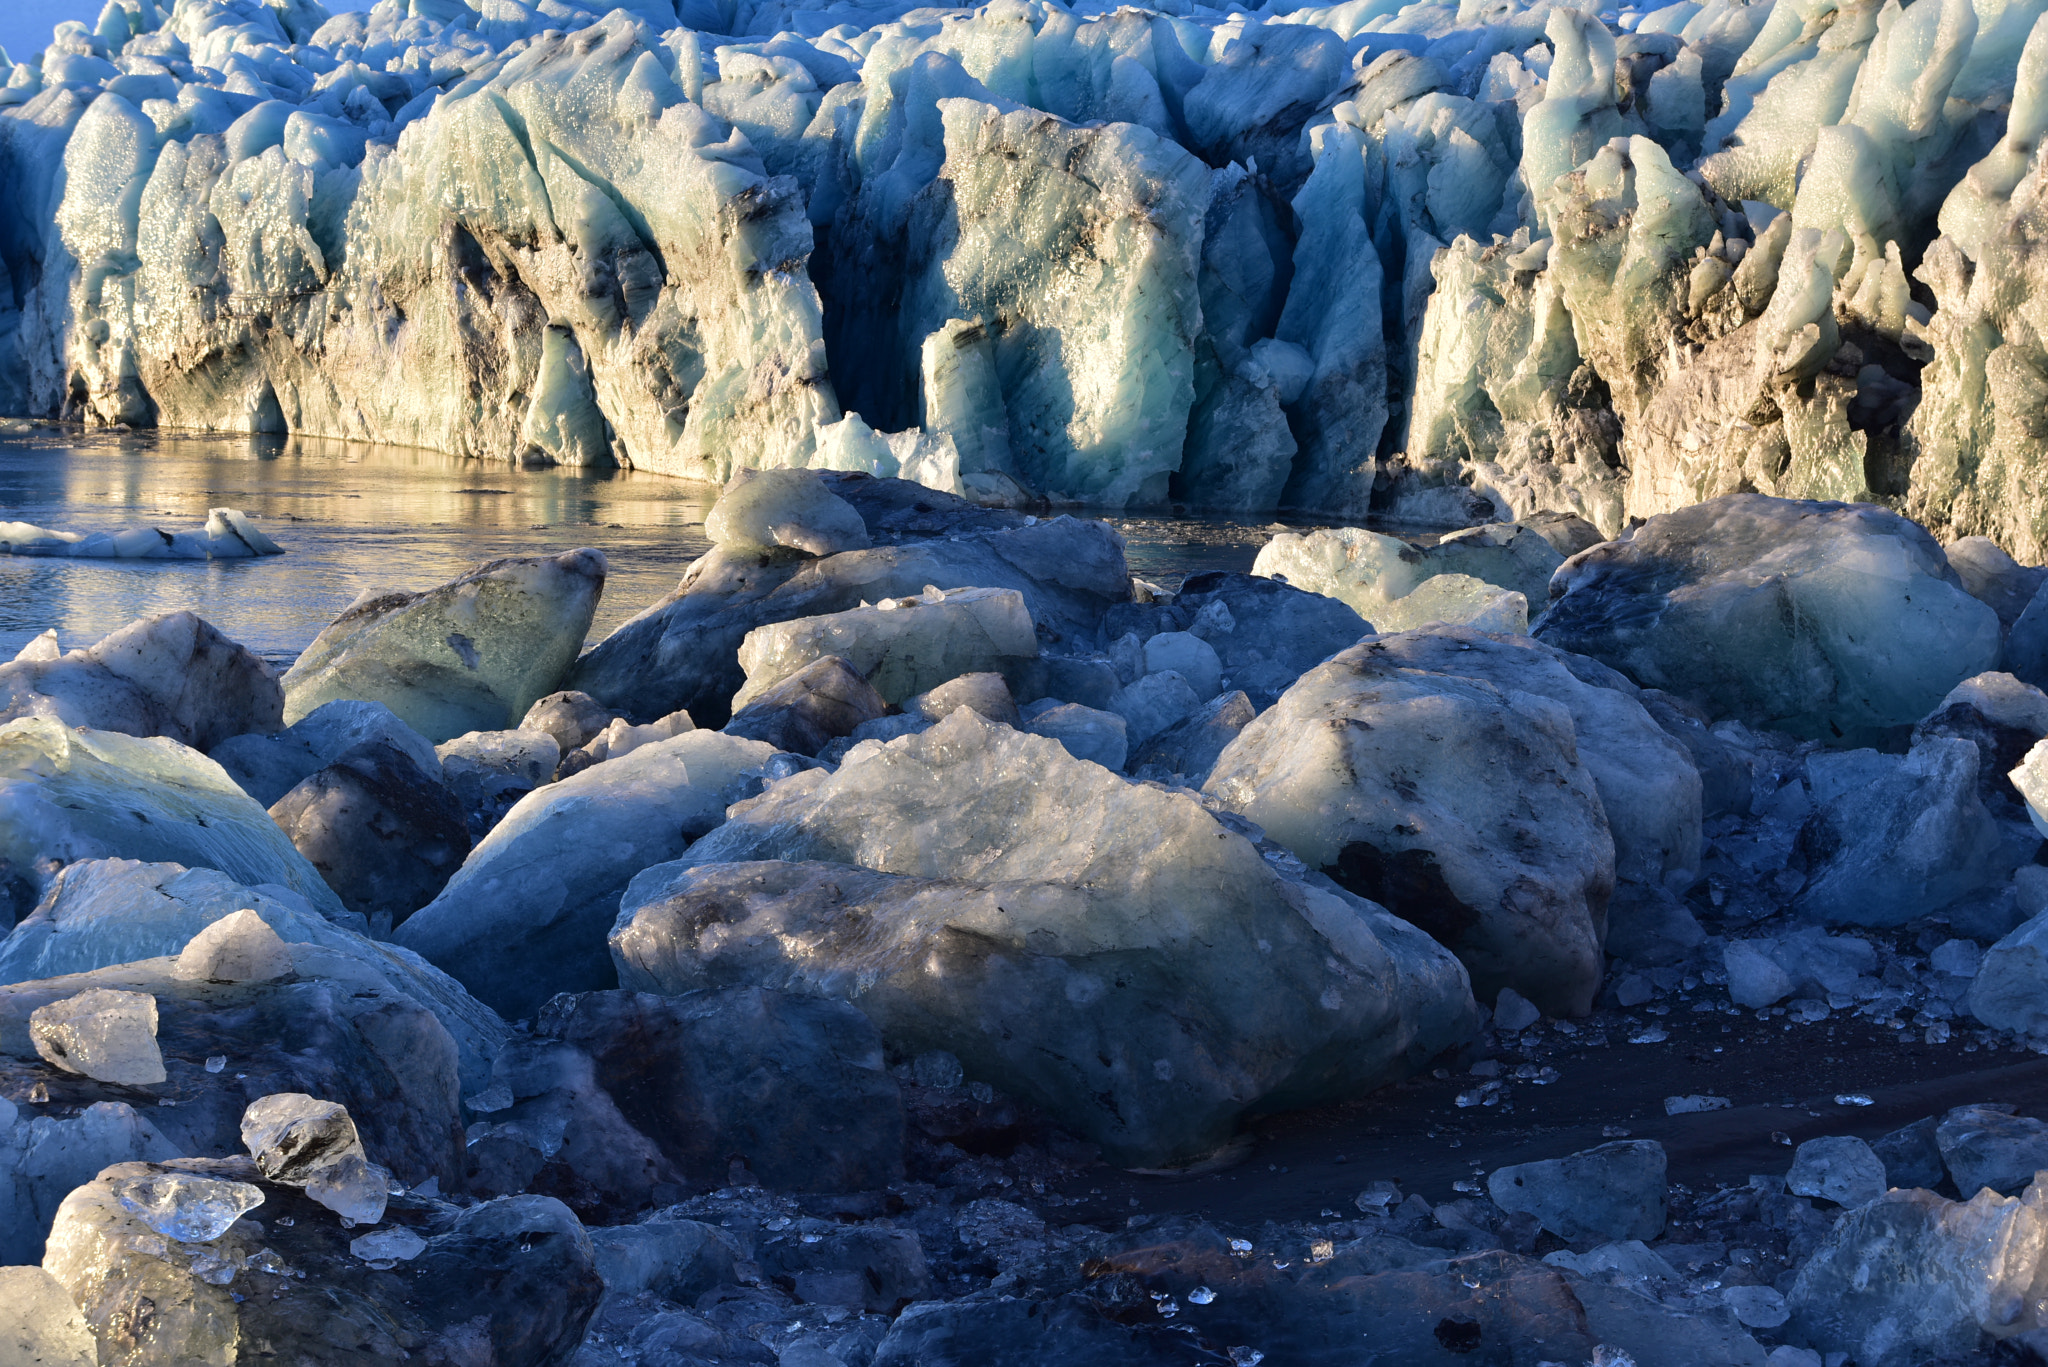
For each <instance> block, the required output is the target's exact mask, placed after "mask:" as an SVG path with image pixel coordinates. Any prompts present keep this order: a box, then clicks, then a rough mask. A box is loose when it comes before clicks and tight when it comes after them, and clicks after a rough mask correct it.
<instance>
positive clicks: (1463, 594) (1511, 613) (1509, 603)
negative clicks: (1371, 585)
mask: <svg viewBox="0 0 2048 1367" xmlns="http://www.w3.org/2000/svg"><path fill="white" fill-rule="evenodd" d="M1372 616H1373V625H1374V626H1376V627H1378V628H1379V629H1380V630H1381V631H1409V630H1412V629H1414V628H1416V627H1425V626H1435V625H1448V626H1468V627H1471V628H1472V629H1473V630H1475V631H1491V632H1501V633H1504V634H1507V635H1511V636H1512V635H1524V634H1526V633H1527V632H1528V630H1529V600H1528V599H1526V598H1524V597H1523V596H1522V595H1521V594H1519V593H1514V592H1511V591H1509V590H1507V589H1497V588H1495V587H1493V585H1491V584H1488V583H1487V582H1485V581H1484V580H1481V579H1474V578H1473V577H1472V576H1470V575H1468V574H1439V575H1436V576H1434V577H1432V578H1429V579H1425V580H1423V581H1422V583H1421V585H1420V586H1419V587H1417V588H1416V590H1415V591H1414V592H1413V593H1411V594H1408V595H1407V596H1406V597H1403V598H1397V599H1395V600H1394V601H1393V602H1391V603H1382V604H1379V605H1377V606H1375V607H1374V608H1373V609H1372Z"/></svg>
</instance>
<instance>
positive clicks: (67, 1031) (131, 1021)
mask: <svg viewBox="0 0 2048 1367" xmlns="http://www.w3.org/2000/svg"><path fill="white" fill-rule="evenodd" d="M29 1038H30V1039H31V1040H33V1041H34V1043H35V1047H36V1052H37V1053H38V1054H40V1055H42V1056H43V1058H44V1059H46V1060H47V1061H48V1062H50V1063H52V1064H55V1065H56V1066H57V1067H59V1068H62V1069H63V1070H64V1071H65V1072H67V1073H82V1074H84V1075H85V1076H86V1077H89V1078H93V1079H95V1080H97V1081H100V1082H118V1083H120V1084H122V1085H123V1086H128V1087H147V1086H150V1085H152V1084H154V1083H158V1082H162V1081H163V1080H164V1078H165V1073H164V1055H163V1051H162V1050H161V1049H159V1048H158V1047H157V1042H156V998H155V997H152V996H150V995H149V994H148V993H147V992H118V991H114V990H111V989H109V988H103V987H102V988H93V989H92V990H91V991H87V992H81V993H79V994H78V995H77V996H75V997H67V998H65V999H64V1000H63V1001H58V1002H52V1003H50V1004H49V1005H48V1006H40V1007H37V1008H36V1010H35V1011H34V1012H33V1013H32V1014H31V1015H30V1016H29Z"/></svg>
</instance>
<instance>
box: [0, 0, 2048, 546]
mask: <svg viewBox="0 0 2048 1367" xmlns="http://www.w3.org/2000/svg"><path fill="white" fill-rule="evenodd" d="M606 8H607V7H606V6H604V5H602V4H584V3H580V2H579V0H545V2H544V3H540V4H528V3H526V0H431V2H428V0H418V2H416V3H410V4H403V5H402V4H399V3H397V0H385V2H384V3H380V4H379V5H377V6H376V7H375V8H373V9H371V10H370V11H369V12H368V13H366V14H342V15H337V16H334V17H332V18H328V17H326V15H325V11H324V10H323V9H322V8H321V7H320V6H319V5H318V4H317V3H310V2H309V0H292V3H289V4H285V3H277V4H265V3H259V2H258V0H206V2H205V3H198V2H196V0H178V2H177V3H175V4H173V5H169V6H166V5H163V4H161V3H158V0H134V3H121V4H117V6H116V10H117V11H118V12H114V11H110V12H109V14H108V16H107V17H106V18H104V19H103V20H102V21H101V22H100V23H99V24H98V25H97V26H94V27H88V26H86V25H83V24H70V25H66V26H63V28H62V29H61V30H60V31H59V32H58V33H57V34H56V35H55V37H54V39H53V41H52V44H51V46H50V47H49V48H47V49H46V50H45V51H44V52H43V53H40V54H37V55H36V56H34V57H31V58H29V59H28V60H26V61H24V62H22V63H20V64H18V65H15V66H12V67H9V68H7V69H6V71H5V82H6V84H5V88H4V92H0V166H4V167H5V171H6V175H7V177H8V181H9V183H10V184H15V185H18V186H19V187H20V194H19V196H18V198H17V201H16V203H15V204H14V205H13V206H11V208H10V211H9V214H8V215H7V218H6V220H5V223H4V225H0V256H4V258H5V261H6V263H7V265H8V267H9V278H10V284H11V286H12V288H11V289H10V290H9V291H8V292H7V293H6V295H5V296H4V297H0V358H4V359H5V361H6V362H7V364H4V365H0V376H4V378H0V409H8V410H13V411H20V412H36V413H43V414H55V413H60V412H61V413H69V414H71V415H74V416H78V417H84V418H87V419H90V420H93V421H98V422H105V423H128V424H131V425H132V424H142V423H164V424H175V425H180V426H191V427H202V428H213V429H224V430H239V431H257V432H281V431H292V432H305V433H314V434H323V435H329V436H340V437H353V438H361V439H370V440H381V441H389V442H402V443H409V444H419V445H427V446H433V447H437V448H440V449H443V450H448V451H454V452H459V453H463V454H469V455H476V456H484V457H490V458H495V459H501V460H514V461H559V462H564V463H575V464H609V463H614V462H623V463H630V464H632V465H635V466H639V467H643V468H649V469H657V470H664V471H668V472H670V473H675V474H681V475H687V476H692V477H696V478H706V479H714V480H720V481H722V480H724V479H725V478H727V477H728V476H730V475H731V474H732V473H733V472H734V471H735V470H742V469H753V468H775V467H800V466H809V467H811V468H815V469H836V470H864V471H867V472H869V473H873V474H880V475H903V476H907V477H911V478H915V479H917V480H919V481H921V482H923V483H925V484H928V485H931V486H933V487H935V488H940V489H946V490H949V491H953V492H959V493H968V494H971V495H972V496H974V497H976V498H979V499H984V500H989V501H996V502H1003V501H1010V500H1014V499H1015V498H1017V497H1020V496H1022V495H1024V494H1026V493H1027V492H1028V493H1034V494H1039V495H1045V496H1050V497H1053V498H1058V499H1072V500H1086V501H1093V502H1103V503H1111V504H1118V503H1126V502H1132V501H1150V500H1158V499H1161V498H1165V497H1172V498H1174V499H1176V500H1179V501H1182V502H1186V503H1190V504H1202V505H1209V506H1219V507H1229V508H1240V509H1260V508H1267V507H1272V506H1274V505H1276V504H1289V505H1293V506H1300V507H1306V508H1313V509H1315V510H1317V511H1319V512H1334V513H1346V514H1356V513H1361V512H1364V511H1366V510H1367V509H1368V508H1372V509H1376V510H1379V511H1391V512H1396V513H1400V514H1402V515H1405V516H1410V517H1414V518H1419V519H1422V520H1426V521H1433V522H1435V523H1437V524H1439V525H1448V526H1458V525H1465V524H1467V523H1469V522H1472V521H1474V520H1480V519H1483V518H1485V517H1489V516H1493V515H1495V514H1497V513H1503V512H1504V513H1507V514H1509V515H1515V514H1523V513H1528V512H1531V511H1535V510H1538V509H1542V508H1560V509H1570V510H1574V511H1577V512H1579V513H1581V514H1583V515H1584V516H1585V517H1587V518H1588V519H1589V520H1591V521H1592V522H1594V523H1597V524H1598V525H1599V526H1600V527H1601V528H1603V529H1604V530H1605V531H1607V532H1609V533H1613V532H1614V531H1616V530H1618V529H1619V528H1620V526H1621V525H1622V522H1623V519H1624V518H1625V517H1627V516H1631V515H1647V514H1650V513H1655V512H1659V511H1666V510H1668V509H1670V508H1672V507H1674V506H1677V505H1678V504H1680V503H1684V502H1690V501H1694V500H1696V499H1699V498H1702V497H1706V496H1710V495H1713V494H1716V493H1720V492H1725V491H1727V490H1729V489H1732V488H1737V487H1747V488H1755V489H1760V490H1764V491H1766V492H1771V493H1777V494H1783V495H1793V496H1812V497H1857V496H1874V497H1879V498H1885V499H1892V500H1902V501H1910V502H1911V505H1912V506H1913V507H1914V508H1915V509H1917V510H1920V511H1921V512H1923V513H1924V515H1925V516H1926V517H1927V518H1928V520H1929V522H1930V525H1935V526H1937V527H1938V528H1940V529H1944V530H1946V529H1948V528H1951V527H1952V528H1954V529H1956V530H1957V531H1959V532H1988V533H1991V534H1993V535H1995V536H1997V537H1998V538H2000V539H2001V540H2002V541H2006V542H2008V543H2010V544H2012V545H2013V547H2014V549H2024V551H2025V553H2027V554H2028V555H2030V556H2031V557H2032V558H2036V559H2038V558H2040V556H2039V555H2038V554H2036V552H2038V551H2039V550H2040V549H2041V541H2040V537H2041V535H2042V533H2041V532H2040V531H2039V530H2038V528H2037V526H2036V524H2035V520H2034V519H2035V517H2036V509H2037V503H2038V500H2037V499H2036V497H2035V495H2034V494H2033V493H2032V489H2033V486H2034V480H2033V477H2032V470H2033V464H2034V456H2033V451H2032V444H2031V437H2030V435H2029V434H2030V433H2031V428H2030V427H2029V426H2028V424H2029V423H2030V422H2031V420H2032V419H2031V416H2030V414H2031V412H2032V410H2033V408H2035V407H2038V404H2036V403H2035V402H2034V400H2033V399H2032V398H2030V397H2029V396H2030V395H2033V394H2034V392H2035V390H2036V389H2038V388H2039V387H2040V385H2041V383H2042V380H2041V378H2040V377H2041V375H2042V374H2043V373H2048V363H2044V362H2043V361H2041V360H2040V359H2039V357H2038V356H2037V355H2036V351H2035V350H2034V349H2033V348H2034V345H2035V344H2034V342H2033V341H2032V340H2031V339H2032V330H2031V328H2030V327H2028V326H2027V325H2026V324H2025V323H2024V322H2023V319H2024V318H2025V316H2026V313H2025V311H2026V310H2027V309H2028V308H2029V307H2030V301H2031V300H2032V298H2033V297H2034V295H2035V294H2036V293H2038V292H2039V289H2040V285H2039V284H2038V283H2037V281H2038V280H2039V279H2040V277H2041V268H2040V264H2039V262H2038V261H2037V260H2036V257H2037V255H2038V253H2037V252H2036V249H2035V248H2034V247H2032V246H2031V245H2030V244H2031V241H2032V237H2031V236H2030V234H2029V232H2028V230H2027V229H2026V228H2025V226H2024V225H2025V224H2026V223H2027V222H2029V221H2030V220H2029V217H2028V216H2029V215H2031V214H2033V213H2035V211H2036V210H2035V203H2036V200H2037V198H2038V197H2039V196H2038V186H2037V181H2038V177H2037V175H2036V174H2035V168H2034V165H2033V161H2034V148H2035V145H2036V142H2037V134H2038V132H2039V131H2040V128H2041V127H2042V126H2048V124H2044V120H2048V112H2044V111H2048V103H2044V101H2048V94H2044V90H2043V87H2042V79H2043V76H2044V74H2048V32H2044V33H2043V34H2041V35H2036V34H2035V32H2034V28H2035V20H2036V18H2037V17H2038V12H2037V10H2036V9H2035V8H2034V7H2032V6H2030V5H2018V6H1994V5H1990V4H1988V3H1985V4H1980V5H1978V6H1974V7H1973V6H1972V5H1970V4H1968V3H1967V2H1966V0H1932V3H1922V4H1916V5H1913V6H1909V7H1903V8H1902V7H1897V6H1881V5H1879V4H1877V3H1875V2H1874V0H1862V2H1861V3H1858V4H1856V5H1854V6H1853V7H1852V8H1851V9H1850V10H1846V11H1838V10H1836V9H1834V8H1831V7H1822V8H1819V9H1816V8H1814V7H1813V6H1812V5H1809V4H1805V3H1803V2H1802V0H1786V3H1783V4H1778V3H1772V0H1757V2H1756V3H1743V0H1707V3H1704V4H1697V3H1693V0H1687V3H1686V4H1684V5H1679V6H1666V7H1662V8H1659V9H1656V10H1655V11H1654V12H1649V11H1646V10H1643V9H1641V8H1637V7H1628V8H1626V9H1625V11H1623V12H1621V13H1618V14H1609V15H1605V16H1603V17H1600V18H1595V17H1593V15H1592V14H1591V12H1590V10H1585V11H1582V10H1579V9H1567V8H1559V7H1555V6H1553V5H1551V4H1548V3H1534V4H1525V3H1523V0H1506V2H1505V3H1503V4H1500V5H1496V6H1492V7H1489V8H1487V9H1485V10H1484V11H1483V12H1482V11H1477V10H1473V9H1472V8H1471V7H1469V6H1466V7H1454V6H1451V5H1448V4H1423V5H1420V6H1396V5H1394V4H1392V3H1388V2H1387V0H1349V2H1348V3H1344V4H1338V5H1332V6H1327V7H1304V6H1300V5H1297V4H1295V3H1294V0H1271V2H1270V3H1268V4H1267V5H1265V6H1263V7H1261V9H1260V10H1259V11H1258V12H1257V13H1256V14H1246V13H1244V12H1242V11H1235V12H1225V11H1224V10H1222V9H1219V8H1212V7H1210V6H1207V5H1204V4H1201V3H1193V2H1191V0H1176V3H1175V4H1173V5H1171V6H1168V7H1164V8H1162V9H1161V10H1159V11H1144V10H1131V9H1117V8H1114V7H1112V6H1110V5H1109V4H1107V3H1103V2H1101V0H1084V3H1080V4H1076V5H1074V6H1073V7H1071V8H1068V7H1065V6H1062V5H1059V4H1057V3H1051V2H1050V0H992V3H989V4H987V5H984V6H982V7H981V8H979V9H973V10H937V9H922V8H917V7H915V6H913V5H912V4H911V3H910V0H841V3H838V4H835V5H834V6H832V7H831V8H830V9H827V10H822V11H806V10H799V9H797V8H796V7H794V6H793V5H790V4H787V3H784V0H685V3H683V4H682V5H681V6H680V8H678V7H677V5H676V4H675V0H636V2H635V3H634V4H631V5H628V6H625V7H623V8H617V9H611V10H609V12H605V10H606ZM1838 13H1839V14H1841V15H1842V17H1841V18H1840V19H1839V20H1836V19H1833V18H1831V17H1829V16H1832V15H1835V14H1838ZM2037 39H2038V40H2037ZM1923 367H1924V368H1925V369H1924V371H1923Z"/></svg>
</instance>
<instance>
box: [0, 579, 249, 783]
mask: <svg viewBox="0 0 2048 1367" xmlns="http://www.w3.org/2000/svg"><path fill="white" fill-rule="evenodd" d="M49 639H50V648H49V649H48V650H47V651H42V650H38V651H34V652H28V651H25V652H23V654H22V655H21V656H17V657H16V658H15V659H14V660H13V661H11V662H9V663H7V664H0V720H10V719H12V718H15V717H30V716H35V717H51V718H54V719H56V720H58V721H61V722H64V723H65V724H66V725H69V726H87V727H91V728H93V729H95V730H99V731H120V732H123V733H125V734H127V735H131V736H168V737H170V738H171V739H172V740H175V741H179V742H181V743H183V744H185V745H190V746H193V747H194V748H196V749H200V750H205V749H210V748H211V747H213V746H214V745H216V744H218V743H220V742H221V741H223V740H225V739H227V738H228V737H230V736H233V735H236V734H238V733H240V732H244V731H258V732H270V731H275V730H277V729H278V728H279V727H280V726H282V725H283V724H284V694H283V693H282V691H281V690H280V689H279V688H278V682H277V676H276V675H275V674H273V673H272V672H271V669H270V666H269V665H267V664H265V663H264V662H263V661H262V660H260V659H258V658H257V657H256V656H255V655H254V654H253V653H251V652H250V651H249V650H247V649H246V648H244V647H243V646H240V645H237V644H236V643H235V642H233V641H231V640H229V639H228V638H227V637H226V636H224V635H222V634H221V633H220V632H219V631H217V630H216V629H214V627H212V626H211V625H209V624H208V623H207V622H205V621H204V620H202V619H201V618H200V617H198V616H197V615H196V614H194V613H190V612H173V613H166V614H164V615H162V616H157V617H150V618H145V619H143V620H142V621H138V622H133V623H131V624H129V625H128V626H125V627H123V628H121V629H120V630H119V631H116V632H114V633H113V634H111V635H109V636H107V637H105V638H104V639H102V640H101V641H99V642H98V643H97V644H95V645H93V646H91V647H89V648H88V649H85V650H74V651H72V652H70V653H69V654H59V653H57V651H56V649H55V645H56V640H55V637H54V636H51V637H50V638H49Z"/></svg>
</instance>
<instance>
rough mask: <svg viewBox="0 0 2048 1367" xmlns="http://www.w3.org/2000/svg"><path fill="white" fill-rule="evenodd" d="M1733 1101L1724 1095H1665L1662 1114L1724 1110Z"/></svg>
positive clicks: (1688, 1113)
mask: <svg viewBox="0 0 2048 1367" xmlns="http://www.w3.org/2000/svg"><path fill="white" fill-rule="evenodd" d="M1734 1104H1735V1103H1734V1102H1732V1101H1730V1100H1729V1099H1728V1098H1727V1097H1725V1096H1702V1095H1699V1094H1698V1093H1694V1094H1693V1095H1691V1096H1667V1097H1665V1098H1664V1114H1666V1115H1697V1114H1699V1113H1700V1112H1701V1111H1725V1110H1727V1109H1728V1108H1729V1107H1730V1106H1733V1105H1734Z"/></svg>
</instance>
